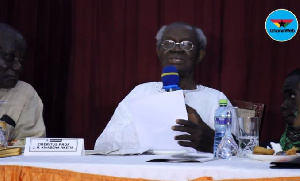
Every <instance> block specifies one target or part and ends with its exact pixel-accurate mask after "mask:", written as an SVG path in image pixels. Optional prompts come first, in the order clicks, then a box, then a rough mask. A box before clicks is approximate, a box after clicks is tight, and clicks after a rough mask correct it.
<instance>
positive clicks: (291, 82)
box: [282, 75, 300, 92]
mask: <svg viewBox="0 0 300 181" xmlns="http://www.w3.org/2000/svg"><path fill="white" fill-rule="evenodd" d="M299 83H300V76H299V75H291V76H289V77H287V78H286V79H285V81H284V84H283V87H282V91H283V92H284V91H288V90H299Z"/></svg>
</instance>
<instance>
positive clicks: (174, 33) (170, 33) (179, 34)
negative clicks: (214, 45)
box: [163, 24, 196, 39]
mask: <svg viewBox="0 0 300 181" xmlns="http://www.w3.org/2000/svg"><path fill="white" fill-rule="evenodd" d="M163 38H174V39H191V38H194V39H196V36H195V30H194V29H193V28H192V27H191V26H188V25H184V24H174V25H169V26H167V28H166V30H165V31H164V34H163Z"/></svg>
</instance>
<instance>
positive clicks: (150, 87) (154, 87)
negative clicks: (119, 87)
mask: <svg viewBox="0 0 300 181" xmlns="http://www.w3.org/2000/svg"><path fill="white" fill-rule="evenodd" d="M161 85H162V84H161V82H146V83H142V84H139V85H137V86H135V88H134V89H132V90H131V91H130V93H129V94H128V95H127V96H126V98H125V99H134V98H140V97H144V96H147V95H153V94H157V93H160V91H161Z"/></svg>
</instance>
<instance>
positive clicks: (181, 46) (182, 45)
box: [161, 40, 194, 51]
mask: <svg viewBox="0 0 300 181" xmlns="http://www.w3.org/2000/svg"><path fill="white" fill-rule="evenodd" d="M167 41H168V42H169V43H172V44H173V46H172V47H171V48H166V47H165V46H164V42H167ZM185 43H190V44H191V45H192V47H191V48H190V49H186V48H184V46H185V45H184V44H185ZM176 45H179V47H180V48H181V49H182V50H184V51H191V50H193V48H194V44H193V42H191V41H187V40H184V41H181V42H180V43H176V42H175V41H173V40H164V41H163V42H162V43H161V46H162V47H163V49H165V50H172V49H174V48H175V47H176Z"/></svg>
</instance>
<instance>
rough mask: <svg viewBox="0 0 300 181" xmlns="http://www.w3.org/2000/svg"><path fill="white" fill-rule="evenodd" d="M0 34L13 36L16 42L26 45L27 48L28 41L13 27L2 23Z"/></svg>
mask: <svg viewBox="0 0 300 181" xmlns="http://www.w3.org/2000/svg"><path fill="white" fill-rule="evenodd" d="M0 33H9V34H12V35H13V36H14V37H15V38H16V40H18V41H22V42H23V43H25V46H26V40H25V38H24V36H23V35H22V34H21V33H20V32H19V31H18V30H16V29H14V28H13V27H12V26H10V25H8V24H6V23H0Z"/></svg>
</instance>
